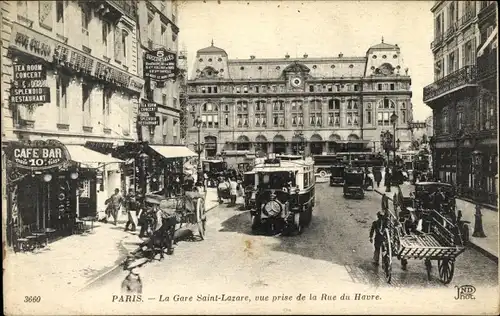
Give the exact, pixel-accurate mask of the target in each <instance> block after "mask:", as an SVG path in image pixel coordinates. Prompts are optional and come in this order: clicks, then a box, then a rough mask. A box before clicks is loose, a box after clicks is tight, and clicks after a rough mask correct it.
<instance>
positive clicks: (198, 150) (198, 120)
mask: <svg viewBox="0 0 500 316" xmlns="http://www.w3.org/2000/svg"><path fill="white" fill-rule="evenodd" d="M202 124H203V121H202V120H201V118H200V117H199V116H198V117H197V118H196V119H195V120H194V125H195V126H196V128H197V129H198V142H197V143H195V147H196V148H195V150H196V153H197V154H198V166H197V168H198V179H203V174H202V165H201V153H202V152H203V150H204V146H205V144H203V143H202V142H201V126H202Z"/></svg>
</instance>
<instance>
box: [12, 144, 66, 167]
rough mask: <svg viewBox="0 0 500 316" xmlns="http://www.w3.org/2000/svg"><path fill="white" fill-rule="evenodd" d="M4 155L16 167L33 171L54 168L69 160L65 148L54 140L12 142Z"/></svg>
mask: <svg viewBox="0 0 500 316" xmlns="http://www.w3.org/2000/svg"><path fill="white" fill-rule="evenodd" d="M6 154H7V159H8V160H10V161H11V162H12V163H13V164H14V165H15V166H16V167H20V168H29V169H33V170H44V169H50V168H54V167H57V166H61V165H63V164H64V163H66V162H68V161H69V160H70V157H69V153H68V151H67V150H66V147H65V146H64V145H63V144H61V143H60V142H59V141H56V140H48V141H33V142H13V143H10V144H9V146H8V147H7V148H6Z"/></svg>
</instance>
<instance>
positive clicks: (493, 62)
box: [477, 49, 498, 80]
mask: <svg viewBox="0 0 500 316" xmlns="http://www.w3.org/2000/svg"><path fill="white" fill-rule="evenodd" d="M497 73H498V68H497V49H493V50H488V51H486V52H485V53H484V54H483V55H482V56H479V57H478V58H477V79H478V80H481V79H486V78H489V77H490V76H495V77H496V74H497Z"/></svg>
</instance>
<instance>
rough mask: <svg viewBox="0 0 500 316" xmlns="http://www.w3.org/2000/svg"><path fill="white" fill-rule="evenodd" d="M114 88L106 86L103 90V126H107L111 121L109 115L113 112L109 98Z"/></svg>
mask: <svg viewBox="0 0 500 316" xmlns="http://www.w3.org/2000/svg"><path fill="white" fill-rule="evenodd" d="M111 93H112V90H110V89H109V88H104V89H103V91H102V115H103V118H104V119H103V126H104V127H107V126H108V122H109V117H110V114H111V108H110V104H109V99H110V98H111Z"/></svg>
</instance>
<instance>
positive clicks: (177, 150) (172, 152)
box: [149, 145, 197, 158]
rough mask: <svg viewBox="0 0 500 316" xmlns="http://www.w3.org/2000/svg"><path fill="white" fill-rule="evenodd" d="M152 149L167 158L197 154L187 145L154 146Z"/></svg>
mask: <svg viewBox="0 0 500 316" xmlns="http://www.w3.org/2000/svg"><path fill="white" fill-rule="evenodd" d="M149 147H151V149H153V150H154V151H156V152H157V153H159V154H160V155H162V156H163V157H165V158H182V157H195V156H197V155H196V154H195V153H194V151H192V150H191V149H189V148H187V147H185V146H152V145H150V146H149Z"/></svg>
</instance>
